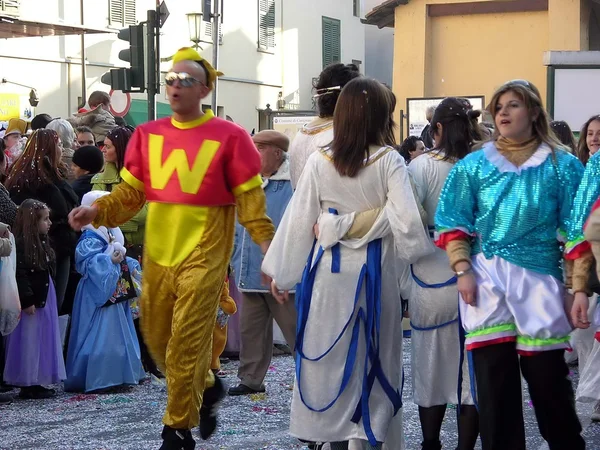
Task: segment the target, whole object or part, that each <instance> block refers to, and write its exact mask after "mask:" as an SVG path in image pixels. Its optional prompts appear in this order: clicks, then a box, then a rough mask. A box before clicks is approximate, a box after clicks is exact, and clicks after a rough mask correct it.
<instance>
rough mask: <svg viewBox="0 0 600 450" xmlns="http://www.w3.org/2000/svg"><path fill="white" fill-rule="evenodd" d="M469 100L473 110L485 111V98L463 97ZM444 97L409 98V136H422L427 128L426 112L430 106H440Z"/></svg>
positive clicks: (407, 102)
mask: <svg viewBox="0 0 600 450" xmlns="http://www.w3.org/2000/svg"><path fill="white" fill-rule="evenodd" d="M461 98H466V99H467V100H469V102H470V103H471V105H473V109H475V110H481V111H483V108H484V107H485V105H484V103H483V102H484V97H483V96H481V97H461ZM442 100H444V98H443V97H440V98H409V99H407V101H406V104H407V105H406V106H407V111H408V113H407V116H408V136H421V133H422V132H423V129H424V128H425V127H426V126H427V124H428V123H429V122H427V117H426V112H427V108H429V107H430V106H437V105H439V104H440V103H441V102H442Z"/></svg>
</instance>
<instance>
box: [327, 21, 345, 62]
mask: <svg viewBox="0 0 600 450" xmlns="http://www.w3.org/2000/svg"><path fill="white" fill-rule="evenodd" d="M341 33H342V22H341V21H339V20H338V19H331V18H330V17H323V68H325V67H327V66H329V65H330V64H334V63H339V62H340V61H341V60H342V48H341V47H342V36H341Z"/></svg>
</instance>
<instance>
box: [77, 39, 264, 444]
mask: <svg viewBox="0 0 600 450" xmlns="http://www.w3.org/2000/svg"><path fill="white" fill-rule="evenodd" d="M173 64H174V65H173V68H172V70H171V71H170V72H169V73H168V74H167V75H166V78H165V81H166V84H167V95H168V97H169V102H170V105H171V108H172V110H173V117H171V118H163V119H159V120H156V121H153V122H149V123H147V124H144V125H141V126H139V127H138V128H137V129H136V132H135V133H134V135H133V137H132V138H131V141H130V143H129V146H128V148H127V154H126V157H125V167H124V169H123V170H122V172H121V176H122V178H123V183H121V184H119V185H118V186H117V187H116V188H115V189H114V190H113V191H112V193H111V194H110V195H108V196H105V197H102V198H101V199H99V200H97V201H96V202H95V203H94V204H93V205H92V206H91V207H81V208H77V209H75V210H74V211H73V212H72V213H71V216H70V222H71V225H72V226H73V227H74V228H75V229H78V228H81V227H82V226H83V225H85V224H87V223H91V222H93V224H94V226H99V225H105V226H109V227H114V226H118V225H119V224H122V223H125V222H127V221H128V220H130V219H131V218H132V217H133V216H134V215H135V214H136V213H137V212H138V211H139V210H140V209H141V208H142V206H143V205H144V203H145V202H146V201H148V202H149V207H148V218H147V222H146V242H145V252H144V279H143V288H142V291H143V294H142V301H141V324H142V332H143V335H144V338H145V340H146V344H147V346H148V348H149V350H150V353H151V355H152V357H153V358H154V360H155V361H156V363H157V365H158V366H159V368H160V369H161V370H166V371H165V373H166V376H167V386H168V398H167V409H166V412H165V415H164V417H163V422H164V425H165V427H164V429H163V432H162V437H163V445H162V446H161V448H160V450H181V449H184V450H188V449H189V450H192V449H194V448H195V442H194V439H193V438H192V434H191V431H190V430H191V429H192V428H194V427H196V426H198V425H200V435H201V437H202V438H203V439H208V437H210V436H211V435H212V433H213V432H214V430H215V428H216V417H215V407H216V404H217V403H218V402H219V401H220V400H221V398H222V397H223V395H224V387H223V385H222V384H221V382H220V381H219V379H218V378H215V377H214V375H213V373H212V371H211V370H210V362H211V348H212V335H213V330H214V327H215V320H216V316H217V307H218V305H219V299H220V296H221V289H222V287H223V280H224V278H225V276H226V273H227V267H228V264H229V259H230V257H231V252H232V247H233V238H234V230H235V219H236V207H237V218H238V221H239V222H240V223H241V224H242V225H243V226H244V227H246V229H248V231H249V233H250V235H251V237H252V239H253V240H254V241H255V242H256V243H257V244H259V245H260V247H261V250H262V251H263V253H265V252H266V250H267V248H268V246H269V243H270V241H271V239H272V237H273V235H274V228H273V224H272V222H271V220H270V219H269V218H268V217H267V216H266V205H265V194H264V192H263V190H262V187H261V186H262V179H261V177H260V175H259V173H260V156H259V154H258V152H257V150H256V148H255V147H254V144H253V143H252V140H251V138H250V136H249V135H248V133H247V132H246V131H244V130H243V129H242V128H240V127H239V126H237V125H235V124H234V123H231V122H227V121H225V120H221V119H219V118H217V117H214V115H213V113H212V111H207V112H205V113H203V112H202V111H201V109H200V102H201V100H202V99H203V98H205V97H206V96H208V94H209V93H210V91H211V90H212V88H213V85H214V82H215V80H216V77H217V76H218V75H220V73H218V72H216V71H215V70H214V69H213V68H212V67H211V66H210V64H209V63H208V62H207V61H205V60H204V59H203V58H202V57H201V56H200V55H199V54H198V52H196V51H195V50H193V49H191V48H183V49H180V50H179V51H178V52H177V53H176V54H175V56H174V58H173ZM201 405H202V407H201Z"/></svg>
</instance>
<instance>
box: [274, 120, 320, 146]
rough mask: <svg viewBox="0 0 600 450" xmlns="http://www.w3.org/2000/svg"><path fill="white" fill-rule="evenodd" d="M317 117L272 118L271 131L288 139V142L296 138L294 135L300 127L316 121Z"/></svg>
mask: <svg viewBox="0 0 600 450" xmlns="http://www.w3.org/2000/svg"><path fill="white" fill-rule="evenodd" d="M317 118H318V117H317V116H280V117H273V129H274V130H275V131H279V132H281V133H283V134H285V135H286V136H287V137H289V138H290V142H291V141H292V140H293V139H294V138H295V137H296V133H298V131H300V130H301V129H302V127H303V126H304V125H306V124H308V123H310V122H312V121H313V120H315V119H317Z"/></svg>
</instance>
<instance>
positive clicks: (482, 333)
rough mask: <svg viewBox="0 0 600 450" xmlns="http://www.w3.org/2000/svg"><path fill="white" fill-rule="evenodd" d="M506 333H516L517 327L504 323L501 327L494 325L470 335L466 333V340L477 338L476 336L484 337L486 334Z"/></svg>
mask: <svg viewBox="0 0 600 450" xmlns="http://www.w3.org/2000/svg"><path fill="white" fill-rule="evenodd" d="M506 331H514V332H515V333H516V331H517V326H516V325H515V324H514V323H505V324H501V325H494V326H491V327H488V328H482V329H480V330H475V331H472V332H470V333H467V337H468V338H472V337H477V336H486V335H488V334H494V333H502V332H506Z"/></svg>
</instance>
